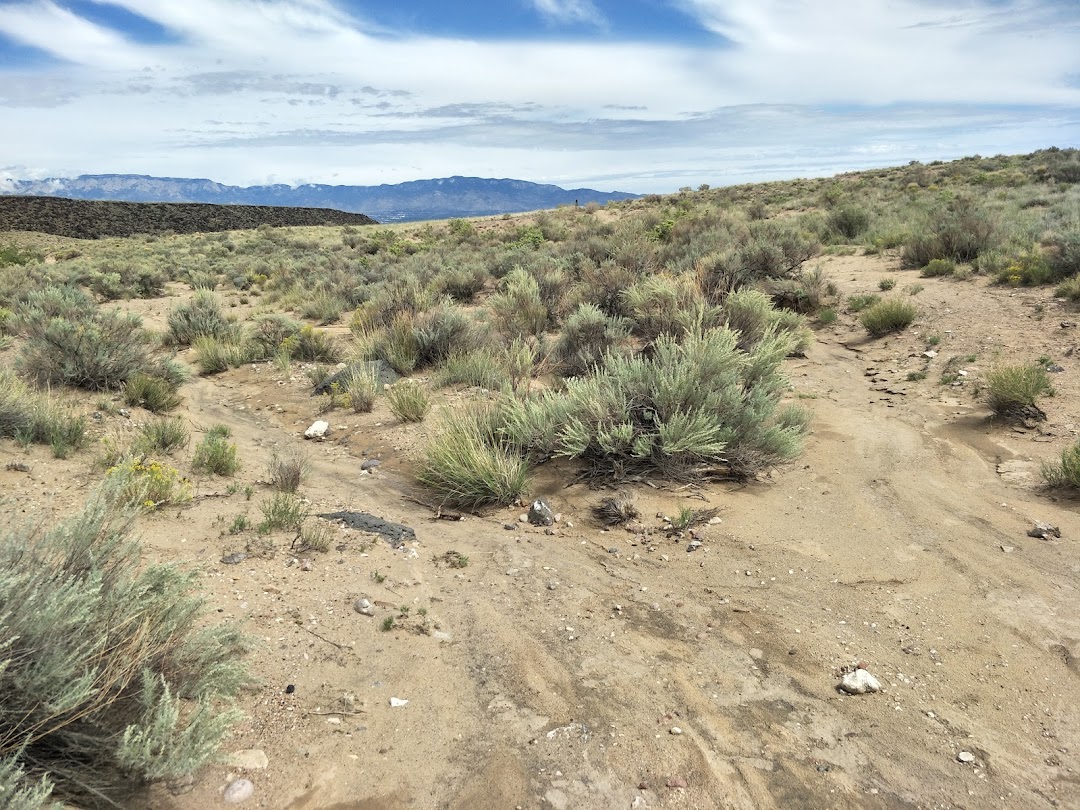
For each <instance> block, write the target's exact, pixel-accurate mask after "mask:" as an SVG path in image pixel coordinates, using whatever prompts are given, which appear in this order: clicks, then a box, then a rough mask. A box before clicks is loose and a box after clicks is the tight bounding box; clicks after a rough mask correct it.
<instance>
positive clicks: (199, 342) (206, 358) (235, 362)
mask: <svg viewBox="0 0 1080 810" xmlns="http://www.w3.org/2000/svg"><path fill="white" fill-rule="evenodd" d="M193 347H194V349H195V363H196V364H197V365H198V366H199V371H201V372H202V373H203V374H220V373H222V372H223V371H228V370H229V369H230V368H239V367H240V366H242V365H244V364H245V363H250V362H251V361H252V360H254V359H255V357H254V354H253V351H252V345H251V344H248V343H242V342H240V341H239V340H237V339H236V338H235V337H228V338H225V339H221V338H215V337H209V336H204V337H200V338H196V339H195V343H194V344H193Z"/></svg>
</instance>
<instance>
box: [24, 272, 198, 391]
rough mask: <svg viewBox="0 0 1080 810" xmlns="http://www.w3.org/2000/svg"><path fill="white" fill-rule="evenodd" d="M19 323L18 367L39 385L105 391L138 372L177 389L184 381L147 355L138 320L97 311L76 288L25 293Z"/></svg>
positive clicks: (180, 372) (176, 369)
mask: <svg viewBox="0 0 1080 810" xmlns="http://www.w3.org/2000/svg"><path fill="white" fill-rule="evenodd" d="M19 321H20V323H19V327H20V331H21V332H22V333H23V334H25V336H26V344H25V345H24V346H23V349H22V353H21V354H20V356H19V359H18V364H19V367H20V368H21V369H22V371H23V372H24V373H25V374H26V375H27V376H29V377H31V378H33V379H34V380H35V381H37V382H38V383H40V384H43V385H70V386H73V387H75V388H85V389H87V390H91V391H109V390H117V389H119V388H121V387H123V385H124V384H125V383H126V382H127V381H128V380H129V379H131V378H132V377H133V376H134V375H136V374H139V373H142V374H145V375H148V376H152V377H158V378H161V379H162V380H165V381H167V382H168V383H169V384H172V385H176V386H177V387H178V386H179V385H180V384H181V383H182V382H183V381H184V379H186V371H185V370H184V369H183V367H182V366H180V365H179V364H178V363H176V362H175V361H173V360H171V359H169V358H157V359H155V358H153V357H151V354H150V346H149V338H148V336H147V335H146V333H145V332H144V331H143V329H142V320H141V319H140V318H139V317H138V316H136V315H133V314H131V313H124V312H120V311H118V310H109V309H105V310H99V309H98V308H97V307H96V305H95V304H94V302H93V301H92V300H91V299H90V297H89V296H87V295H86V294H85V293H83V292H81V291H80V290H77V289H73V288H60V287H49V288H46V289H45V290H42V291H40V292H36V293H32V294H30V295H29V296H28V298H27V301H26V307H25V309H24V310H23V312H22V315H21V316H20V319H19Z"/></svg>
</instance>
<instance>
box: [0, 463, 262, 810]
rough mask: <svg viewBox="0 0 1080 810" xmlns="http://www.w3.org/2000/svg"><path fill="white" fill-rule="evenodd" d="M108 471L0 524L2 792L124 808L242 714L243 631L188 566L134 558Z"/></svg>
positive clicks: (174, 774)
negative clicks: (53, 502)
mask: <svg viewBox="0 0 1080 810" xmlns="http://www.w3.org/2000/svg"><path fill="white" fill-rule="evenodd" d="M127 483H129V482H127V481H126V480H120V479H119V478H113V479H112V480H110V481H108V482H107V483H106V485H105V486H104V487H103V488H102V489H101V490H99V491H98V493H97V494H96V495H94V496H93V497H92V498H91V499H90V501H89V502H88V503H87V505H86V506H85V507H84V508H83V510H82V511H81V512H78V513H76V514H74V515H71V516H69V517H67V518H66V519H64V520H61V521H59V522H51V521H50V522H45V521H40V522H38V523H36V524H25V523H20V522H17V521H15V522H8V523H6V525H5V526H4V528H3V529H2V530H0V604H2V605H4V610H3V613H2V614H0V639H2V645H0V712H2V716H3V718H4V721H3V726H4V743H3V747H2V749H0V803H2V804H3V805H4V806H5V807H12V808H38V807H45V806H48V802H49V800H50V798H51V799H52V800H61V801H63V802H66V803H69V804H71V805H78V806H80V807H102V806H111V807H116V806H130V803H131V801H132V799H133V797H134V795H135V794H136V793H138V792H140V791H141V790H142V789H143V788H144V787H145V786H146V785H147V784H148V783H151V782H157V781H163V780H173V779H178V778H180V777H184V776H187V775H188V774H191V773H193V772H194V771H196V770H197V769H198V768H200V767H201V766H202V765H203V764H205V763H206V762H208V761H209V760H210V759H211V758H212V757H213V756H214V755H215V753H216V751H217V748H218V746H219V745H220V743H221V742H222V740H223V739H224V737H225V735H226V734H227V732H228V730H229V728H230V726H231V725H232V724H233V723H234V722H235V721H236V720H238V719H239V712H237V711H236V710H235V709H234V708H232V706H233V698H234V697H235V696H236V695H237V693H238V692H239V690H240V689H241V688H242V687H243V686H245V685H246V684H247V683H248V677H247V675H246V673H245V671H244V668H243V666H242V665H241V663H240V657H241V655H242V654H243V653H244V652H245V650H246V648H247V642H246V640H245V639H244V638H243V637H241V636H240V635H239V634H238V633H237V632H236V631H235V630H234V629H233V628H231V627H228V626H226V625H220V624H207V623H206V622H205V621H204V620H203V613H204V608H203V602H202V601H201V599H200V598H199V597H198V595H197V594H198V584H197V580H198V576H197V575H196V574H195V573H186V572H183V571H180V570H178V569H176V568H174V567H171V566H164V565H150V566H146V565H143V564H142V563H141V561H140V555H139V546H138V543H137V542H136V541H135V540H134V539H133V537H132V533H131V532H132V521H131V518H130V515H129V513H125V512H124V511H123V510H122V508H121V504H122V503H123V502H124V500H125V495H124V493H125V488H126V485H127Z"/></svg>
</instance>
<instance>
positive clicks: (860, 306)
mask: <svg viewBox="0 0 1080 810" xmlns="http://www.w3.org/2000/svg"><path fill="white" fill-rule="evenodd" d="M880 300H881V296H880V295H874V294H873V293H864V294H862V295H849V296H848V299H847V307H848V310H849V311H850V312H862V311H863V310H864V309H869V308H870V307H872V306H873V305H874V304H876V303H877V302H878V301H880Z"/></svg>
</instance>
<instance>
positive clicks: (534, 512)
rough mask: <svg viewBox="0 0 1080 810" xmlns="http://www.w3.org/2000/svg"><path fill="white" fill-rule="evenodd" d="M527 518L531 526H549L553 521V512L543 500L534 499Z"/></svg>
mask: <svg viewBox="0 0 1080 810" xmlns="http://www.w3.org/2000/svg"><path fill="white" fill-rule="evenodd" d="M528 520H529V523H531V524H532V525H533V526H551V525H552V524H553V523H554V522H555V512H554V510H552V508H551V507H550V506H549V505H548V504H547V503H545V502H544V501H541V500H535V501H533V502H532V506H530V507H529V514H528Z"/></svg>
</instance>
